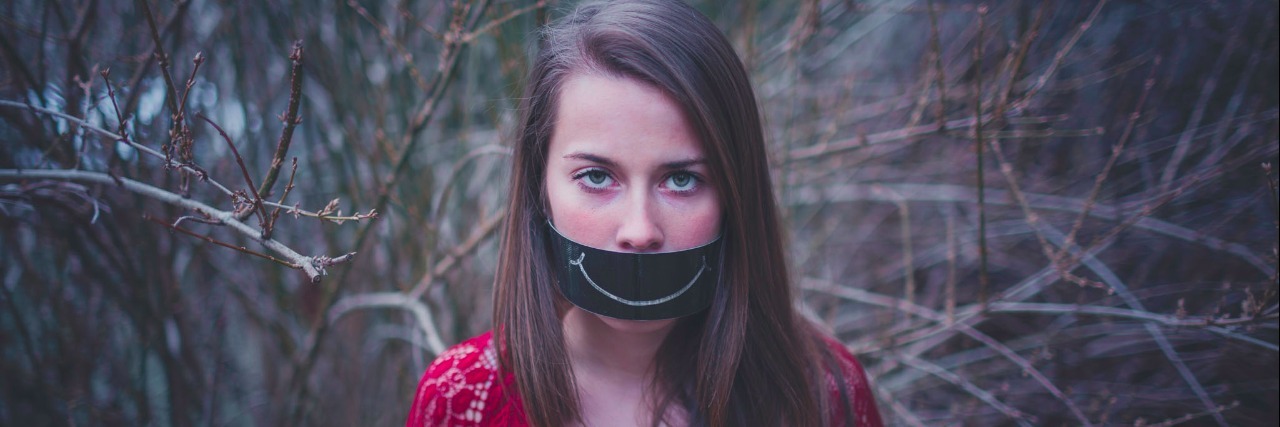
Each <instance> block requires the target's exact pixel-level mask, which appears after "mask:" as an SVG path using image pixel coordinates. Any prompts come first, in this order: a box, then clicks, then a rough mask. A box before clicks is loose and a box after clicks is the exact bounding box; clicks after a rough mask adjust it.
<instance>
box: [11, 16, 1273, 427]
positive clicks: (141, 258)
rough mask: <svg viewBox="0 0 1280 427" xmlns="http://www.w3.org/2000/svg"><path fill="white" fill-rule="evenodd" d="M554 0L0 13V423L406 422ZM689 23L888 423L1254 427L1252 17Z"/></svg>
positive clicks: (477, 245) (1264, 287)
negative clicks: (742, 88)
mask: <svg viewBox="0 0 1280 427" xmlns="http://www.w3.org/2000/svg"><path fill="white" fill-rule="evenodd" d="M573 3H574V2H571V1H551V0H546V1H541V0H540V1H528V0H470V1H461V0H457V1H451V0H438V1H409V0H406V1H393V2H379V1H369V0H334V1H324V2H311V1H296V0H272V1H219V0H178V1H174V0H155V1H153V0H138V1H127V0H103V1H99V0H48V1H45V0H41V1H36V0H10V1H6V2H4V4H3V5H0V64H3V67H2V68H0V290H2V293H0V300H3V301H2V302H0V378H2V380H0V424H3V425H12V426H18V425H22V426H43V425H77V426H83V425H158V426H168V425H175V426H224V425H236V426H240V425H264V426H277V425H279V426H296V425H340V426H353V425H399V424H401V423H403V422H404V417H405V415H406V413H407V409H408V406H409V403H410V402H411V400H412V397H413V396H412V395H413V390H414V387H415V385H416V383H417V381H418V378H419V376H420V375H421V373H422V371H423V370H424V369H425V367H426V365H427V364H428V363H430V361H431V360H432V358H433V357H434V355H435V354H436V353H438V352H439V351H441V349H442V348H444V347H446V346H448V345H451V344H452V343H456V342H458V341H460V340H463V339H465V338H468V337H470V336H473V335H475V334H478V333H481V332H483V331H485V330H487V329H489V328H490V326H491V325H490V313H491V303H490V300H489V298H490V292H491V289H492V280H493V275H494V274H493V273H494V268H495V263H496V252H497V246H498V242H497V239H496V237H495V233H494V231H495V229H496V228H498V226H499V225H500V224H501V222H502V220H503V218H504V212H503V203H504V200H505V197H506V196H505V194H504V193H505V191H506V189H505V187H506V182H507V176H506V175H507V168H508V167H509V162H510V158H509V155H510V154H509V153H510V146H511V139H510V138H509V136H510V135H511V134H512V132H513V122H514V121H515V119H514V118H515V114H516V111H515V106H516V104H517V98H518V97H519V94H520V93H521V89H522V84H523V82H522V78H523V73H524V72H525V70H526V68H527V64H528V61H529V58H530V57H531V55H532V53H533V52H534V48H533V47H532V46H531V45H532V44H533V41H534V40H535V38H536V34H537V30H538V28H539V26H541V25H543V24H545V23H546V22H548V20H551V19H555V18H556V17H558V16H561V15H563V14H564V13H565V11H566V10H567V9H570V8H571V7H572V6H573ZM695 4H696V6H697V7H698V8H699V9H700V10H702V11H703V12H704V13H706V14H707V15H708V16H709V17H711V18H712V20H714V21H715V22H716V23H717V24H718V25H719V26H720V28H722V29H723V30H724V31H725V33H726V34H727V35H728V37H729V39H730V40H731V41H732V42H733V43H734V44H735V47H736V48H737V49H738V52H739V54H740V55H741V56H742V58H743V60H744V62H745V63H746V65H747V67H748V69H749V70H750V72H751V74H752V76H753V78H754V81H755V85H756V89H757V91H758V92H757V97H758V98H759V100H760V101H761V104H762V107H763V112H762V113H763V115H764V118H765V122H766V126H767V128H766V132H767V133H768V134H767V139H768V141H769V142H768V143H769V144H770V150H771V153H772V154H771V155H772V158H771V160H772V164H773V167H774V169H773V170H774V177H775V180H774V182H775V185H777V187H778V194H779V203H780V205H781V207H782V209H783V211H784V212H785V215H786V221H787V226H788V232H789V237H790V247H789V249H790V252H791V254H792V260H793V263H794V264H793V265H794V268H793V275H794V277H795V283H796V285H797V286H798V287H799V288H800V289H801V291H800V292H799V293H798V294H799V295H800V296H801V300H800V301H797V304H799V305H800V306H801V307H802V310H803V312H804V313H805V315H806V316H809V317H811V318H812V319H814V321H816V322H819V323H821V324H823V325H824V327H826V328H827V329H829V330H830V331H831V332H832V333H833V334H834V335H835V336H836V337H838V338H839V339H840V340H842V341H843V342H845V343H847V344H848V345H849V347H850V349H851V350H852V351H854V352H855V353H856V354H858V355H859V358H860V359H861V360H862V362H863V363H864V365H866V367H867V370H868V373H869V374H870V375H871V376H872V378H873V382H874V385H875V390H876V393H877V398H878V399H879V403H880V408H881V412H882V413H884V414H885V415H886V417H887V418H888V419H889V420H890V421H891V423H892V424H895V425H1090V424H1093V425H1163V426H1169V425H1178V424H1184V425H1275V424H1276V423H1277V420H1278V418H1280V409H1277V405H1276V402H1277V401H1278V400H1280V379H1278V377H1280V372H1278V371H1280V366H1278V364H1277V360H1278V351H1277V343H1278V342H1280V338H1278V332H1277V331H1278V327H1277V323H1278V322H1277V279H1276V270H1277V255H1276V245H1277V190H1276V171H1275V170H1274V169H1273V166H1272V165H1273V164H1274V163H1275V162H1276V160H1277V152H1278V151H1280V150H1278V146H1280V144H1278V142H1277V123H1278V120H1277V114H1278V109H1277V98H1278V94H1277V87H1278V84H1277V79H1276V75H1277V71H1280V70H1277V65H1278V64H1277V58H1278V55H1277V28H1276V16H1277V9H1278V8H1280V7H1278V6H1277V3H1276V2H1275V1H1274V0H1254V1H1243V0H1242V1H1235V0H1219V1H1198V0H1197V1H1191V0H1186V1H1179V0H1172V1H1165V0H1160V1H1154V0H1145V1H1144V0H1125V1H1121V0H1112V1H1091V0H1090V1H1066V0H1059V1H986V2H982V1H973V0H955V1H952V0H934V1H921V0H805V1H795V2H790V1H765V0H746V1H740V2H697V3H695ZM273 165H274V166H275V167H273ZM273 170H274V172H273ZM270 175H275V177H274V178H271V177H270ZM255 189H256V190H255ZM264 228H266V229H269V230H270V231H269V232H267V233H264V232H263V229H264ZM264 236H267V237H269V238H268V239H264ZM352 253H354V255H353V256H345V255H347V254H352ZM321 270H323V273H324V274H322V273H321ZM313 279H315V280H313Z"/></svg>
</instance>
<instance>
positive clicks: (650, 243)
mask: <svg viewBox="0 0 1280 427" xmlns="http://www.w3.org/2000/svg"><path fill="white" fill-rule="evenodd" d="M632 199H633V200H635V202H634V203H630V204H629V206H628V209H627V213H626V215H624V216H623V218H622V224H621V225H620V226H619V227H618V235H617V243H618V246H619V247H621V248H622V250H623V251H627V252H655V251H658V250H660V249H662V242H663V240H664V236H663V234H662V227H661V226H659V225H658V222H657V221H656V215H655V212H653V209H654V206H652V204H653V201H652V200H650V197H649V196H648V195H637V196H634V197H632Z"/></svg>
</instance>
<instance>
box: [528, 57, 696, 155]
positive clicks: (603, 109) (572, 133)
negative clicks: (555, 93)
mask: <svg viewBox="0 0 1280 427" xmlns="http://www.w3.org/2000/svg"><path fill="white" fill-rule="evenodd" d="M555 117H556V122H555V125H554V126H553V131H552V135H551V143H550V147H549V148H548V151H549V152H548V154H549V156H550V157H551V159H549V160H552V161H554V159H555V158H556V157H561V156H564V155H566V154H570V153H574V152H589V153H591V154H598V155H604V156H608V157H611V158H614V160H616V161H619V162H643V161H655V160H656V161H669V160H673V159H676V160H685V159H689V158H701V157H703V155H704V153H703V148H702V142H701V141H700V140H699V138H698V136H697V133H696V132H694V131H693V128H692V126H690V124H689V120H688V118H687V117H686V116H685V114H684V112H683V110H682V109H681V108H680V105H679V104H677V103H676V102H675V100H673V99H672V98H671V97H670V96H669V95H667V94H666V93H664V92H663V91H662V90H660V89H658V88H657V87H654V86H652V85H650V84H647V83H644V82H641V81H639V80H636V79H632V78H626V77H613V76H606V75H601V74H598V73H580V74H574V75H571V76H569V77H568V78H566V79H565V81H564V83H563V84H562V86H561V88H560V93H559V99H558V100H557V106H556V114H555Z"/></svg>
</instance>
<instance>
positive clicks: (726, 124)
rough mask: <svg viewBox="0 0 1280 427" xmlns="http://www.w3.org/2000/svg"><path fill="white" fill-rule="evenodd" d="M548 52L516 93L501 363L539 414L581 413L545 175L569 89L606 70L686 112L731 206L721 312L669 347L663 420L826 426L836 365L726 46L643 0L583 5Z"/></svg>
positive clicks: (685, 326)
mask: <svg viewBox="0 0 1280 427" xmlns="http://www.w3.org/2000/svg"><path fill="white" fill-rule="evenodd" d="M540 48H541V49H540V51H539V53H538V54H537V57H536V59H535V60H534V63H533V66H532V68H531V70H530V73H529V78H528V80H527V83H526V87H525V94H524V98H523V99H522V100H521V106H520V122H519V128H518V130H517V133H516V145H515V150H514V151H515V155H514V159H515V160H514V162H513V166H512V174H511V187H510V200H509V202H508V203H509V204H508V206H507V209H508V210H507V212H508V219H507V223H506V226H505V230H504V231H503V247H502V250H501V258H500V260H499V269H498V272H497V277H496V283H495V287H494V288H495V291H494V298H495V300H494V318H493V321H494V325H495V342H496V344H497V345H498V348H499V349H500V354H501V357H500V366H501V369H502V370H503V372H504V373H509V374H511V375H513V378H514V381H515V388H516V390H517V392H518V393H519V397H520V401H521V402H523V405H524V409H525V414H526V416H527V417H528V421H529V422H530V423H532V424H533V425H539V426H558V425H563V424H566V423H568V422H572V421H574V420H577V419H578V418H579V406H578V398H577V392H576V389H575V387H574V383H573V374H572V372H571V370H570V369H569V363H568V362H569V360H568V354H567V352H566V350H565V348H564V339H563V330H562V329H561V324H560V316H561V315H562V313H563V309H564V308H565V304H567V303H566V302H565V301H564V299H563V298H562V297H561V296H560V295H559V293H558V291H557V290H555V285H554V282H553V281H552V280H553V279H552V276H551V274H550V272H549V271H548V263H547V258H546V253H547V252H546V246H545V242H544V236H543V234H542V228H541V227H542V224H543V223H544V222H545V221H546V218H545V214H544V212H546V209H545V206H546V201H545V200H546V199H545V191H544V188H543V182H544V172H545V169H546V162H547V158H546V156H547V152H546V151H547V146H548V144H549V140H550V138H551V134H552V126H554V124H555V112H556V108H557V98H558V96H559V92H560V87H561V85H562V84H563V82H564V81H566V79H567V78H568V77H569V76H571V75H573V74H575V73H603V74H605V75H609V76H615V77H624V78H631V79H635V80H637V81H641V82H644V83H647V84H649V85H652V86H654V87H656V88H659V89H660V90H662V91H664V92H665V93H666V94H667V95H669V96H670V97H671V99H672V100H674V101H675V102H676V103H677V104H678V105H680V106H681V107H682V108H683V109H684V113H685V115H686V117H688V119H689V122H690V123H691V125H692V127H693V128H694V129H695V132H697V135H698V136H699V139H700V140H701V142H702V144H703V150H704V152H705V154H706V157H707V162H708V165H709V168H710V169H711V176H710V177H709V178H710V180H711V184H712V185H714V186H715V188H716V189H717V194H718V195H719V198H720V200H719V203H720V205H721V206H722V207H723V209H722V211H723V212H724V217H723V219H722V221H721V223H722V236H723V239H724V243H723V244H724V246H723V248H724V249H723V254H724V255H723V265H722V267H721V268H722V273H721V282H720V284H719V285H718V287H717V289H716V293H715V298H714V301H713V302H712V305H711V307H710V308H709V309H707V310H706V311H704V312H702V313H700V314H697V315H694V316H689V317H686V318H683V319H681V320H680V321H679V322H678V324H677V325H676V327H675V328H674V329H673V331H672V332H671V334H670V335H669V336H668V337H667V339H666V341H665V342H664V344H663V345H662V348H661V349H660V350H659V352H658V356H657V360H656V371H655V372H656V375H655V378H654V379H653V381H654V383H653V384H654V386H655V387H651V388H650V390H656V391H655V392H654V396H652V397H653V398H654V399H653V402H655V405H654V406H655V408H654V416H653V418H652V419H653V420H654V423H655V424H656V423H658V422H660V421H662V420H663V418H664V414H666V413H667V411H666V408H668V407H669V406H670V405H679V406H680V407H682V408H684V410H685V411H686V413H687V414H688V415H689V421H690V422H691V424H694V425H714V426H720V425H729V424H734V425H744V424H752V425H761V424H764V425H798V426H812V425H826V424H828V423H829V418H830V416H831V414H832V413H833V411H832V410H831V409H832V408H831V406H830V405H831V404H832V403H831V402H828V400H829V399H828V396H827V394H828V392H827V388H826V387H827V380H826V379H825V375H826V372H832V373H835V374H836V375H838V374H839V372H840V370H839V369H838V368H836V367H835V366H833V363H832V360H833V359H832V357H831V355H830V354H828V353H829V352H828V350H827V348H826V346H825V345H823V343H822V339H821V335H820V334H819V332H817V331H816V330H814V328H813V327H812V325H811V324H809V323H808V322H807V321H805V320H804V319H802V318H800V316H799V315H798V314H797V313H796V311H795V310H794V308H793V306H792V302H793V300H792V293H791V286H790V279H789V276H788V272H787V263H786V254H785V249H784V246H783V238H782V232H781V226H780V223H779V215H778V211H777V207H776V202H775V200H774V196H773V190H772V188H773V187H772V185H771V182H770V176H769V165H768V159H767V158H766V152H765V144H764V133H763V129H762V126H761V121H760V116H759V109H758V107H757V106H756V100H755V94H754V92H753V91H752V88H751V82H750V80H749V78H748V76H747V72H746V68H745V67H744V66H743V65H742V62H741V61H740V60H739V59H738V56H737V54H735V53H734V50H733V47H732V46H731V45H730V44H729V42H728V40H726V39H725V37H724V35H723V34H721V33H720V31H719V30H718V29H717V28H716V27H715V25H714V24H712V23H711V21H710V20H708V19H707V18H706V17H705V16H703V15H702V14H700V13H699V12H698V11H697V10H695V9H693V8H692V7H690V6H689V5H687V4H684V3H682V2H680V1H678V0H643V1H628V2H615V3H592V4H587V5H583V6H580V7H578V8H577V9H576V10H575V11H573V12H572V13H570V14H569V15H568V16H565V17H564V18H562V19H561V20H560V21H558V22H557V23H555V24H553V25H552V26H551V27H549V28H547V29H545V30H544V32H543V33H542V34H541V39H540ZM748 236H750V244H748V239H747V237H748ZM690 360H692V361H694V363H688V361H690ZM836 383H837V384H840V383H843V381H836ZM842 394H844V390H842ZM843 404H844V405H846V406H844V407H843V409H844V411H843V413H844V414H849V413H850V412H849V411H850V408H849V407H848V406H847V399H844V402H843ZM844 418H845V419H846V420H851V419H853V418H854V417H844Z"/></svg>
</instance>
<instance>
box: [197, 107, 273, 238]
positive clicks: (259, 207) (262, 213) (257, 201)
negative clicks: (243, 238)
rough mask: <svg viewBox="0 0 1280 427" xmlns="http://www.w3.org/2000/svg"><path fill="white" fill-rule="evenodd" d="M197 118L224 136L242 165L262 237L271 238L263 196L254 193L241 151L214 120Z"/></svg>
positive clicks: (200, 115) (202, 117)
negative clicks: (261, 230)
mask: <svg viewBox="0 0 1280 427" xmlns="http://www.w3.org/2000/svg"><path fill="white" fill-rule="evenodd" d="M196 117H198V118H200V120H204V121H205V123H208V124H209V125H210V126H213V128H214V129H216V130H217V131H218V134H219V135H222V140H223V141H226V142H227V146H228V147H231V154H232V156H234V157H235V158H236V163H237V164H239V165H240V174H241V175H242V176H243V177H244V182H245V185H248V187H247V188H246V189H247V191H248V192H250V193H253V194H252V197H253V199H252V203H253V210H254V212H255V213H256V214H257V215H258V224H259V225H261V226H262V227H263V236H262V237H263V238H264V239H269V238H271V233H270V232H269V231H268V230H267V229H266V228H265V227H266V224H267V208H266V207H265V205H264V204H263V203H262V196H261V195H259V194H258V192H257V191H254V188H255V186H254V185H253V177H251V176H249V168H247V167H245V165H244V158H243V157H240V150H237V149H236V144H235V143H233V142H231V137H230V136H228V135H227V132H226V131H224V130H222V127H221V126H218V124H217V123H214V122H213V120H209V118H208V117H205V116H204V114H196Z"/></svg>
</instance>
